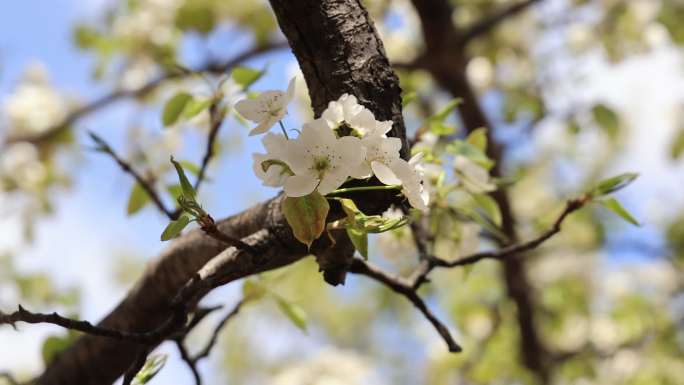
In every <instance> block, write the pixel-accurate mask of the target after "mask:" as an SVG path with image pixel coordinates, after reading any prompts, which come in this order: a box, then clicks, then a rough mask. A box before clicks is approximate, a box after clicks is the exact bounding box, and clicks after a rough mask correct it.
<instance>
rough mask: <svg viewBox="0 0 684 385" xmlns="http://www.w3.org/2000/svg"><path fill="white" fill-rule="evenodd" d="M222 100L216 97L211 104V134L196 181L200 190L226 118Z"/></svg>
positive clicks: (208, 136) (196, 186) (208, 137)
mask: <svg viewBox="0 0 684 385" xmlns="http://www.w3.org/2000/svg"><path fill="white" fill-rule="evenodd" d="M219 102H220V100H219V99H218V98H216V97H214V100H213V101H212V102H211V106H209V123H210V124H209V134H208V135H207V148H206V150H205V152H204V157H203V158H202V164H201V166H200V169H199V172H198V173H197V180H196V181H195V190H198V189H199V187H200V185H201V184H202V182H203V181H204V178H205V176H206V172H207V167H208V166H209V162H210V161H211V158H212V157H213V156H214V147H215V142H216V137H217V136H218V132H219V129H220V128H221V125H223V119H224V118H225V110H222V109H221V107H220V104H219Z"/></svg>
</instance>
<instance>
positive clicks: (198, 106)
mask: <svg viewBox="0 0 684 385" xmlns="http://www.w3.org/2000/svg"><path fill="white" fill-rule="evenodd" d="M212 101H213V100H212V99H204V100H198V99H191V100H190V101H189V102H187V104H186V105H185V108H183V118H184V119H191V118H194V117H195V116H197V115H199V114H200V113H201V112H202V111H204V110H206V109H207V108H209V106H211V103H212Z"/></svg>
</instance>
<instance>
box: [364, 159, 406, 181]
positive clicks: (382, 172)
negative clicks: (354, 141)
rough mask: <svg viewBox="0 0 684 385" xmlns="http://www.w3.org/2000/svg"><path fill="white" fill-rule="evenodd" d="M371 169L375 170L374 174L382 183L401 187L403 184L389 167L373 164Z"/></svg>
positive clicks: (378, 163)
mask: <svg viewBox="0 0 684 385" xmlns="http://www.w3.org/2000/svg"><path fill="white" fill-rule="evenodd" d="M371 169H373V174H375V176H376V177H377V178H378V180H379V181H380V182H382V183H383V184H386V185H399V184H401V179H399V178H398V177H397V175H396V174H395V173H394V171H392V169H391V168H389V167H388V166H387V165H385V164H383V163H380V162H371Z"/></svg>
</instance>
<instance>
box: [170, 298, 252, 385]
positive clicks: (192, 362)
mask: <svg viewBox="0 0 684 385" xmlns="http://www.w3.org/2000/svg"><path fill="white" fill-rule="evenodd" d="M247 301H248V299H247V298H243V299H242V300H240V302H238V303H237V304H236V305H235V307H234V308H233V309H232V310H231V311H230V312H228V314H226V315H225V316H224V317H223V318H222V319H221V321H220V322H219V323H218V324H217V325H216V327H215V328H214V331H213V333H212V335H211V338H210V339H209V341H208V342H207V344H206V345H205V346H204V348H202V350H200V351H199V352H198V353H197V354H196V355H194V356H191V355H190V354H189V353H188V350H187V348H186V347H185V344H184V342H183V340H184V339H185V335H184V336H181V337H179V338H176V339H175V342H176V347H177V348H178V351H179V353H180V355H181V358H182V359H183V361H185V363H186V364H187V365H188V367H189V368H190V370H191V371H192V375H193V377H194V378H195V384H196V385H201V384H202V377H201V375H200V373H199V370H198V369H197V363H198V362H199V361H200V360H201V359H203V358H206V357H208V356H209V353H211V349H213V347H214V346H215V345H216V342H217V341H218V336H219V333H220V332H221V330H223V328H224V327H225V326H226V324H227V323H228V321H230V320H231V319H233V318H234V317H235V316H237V314H238V313H239V312H240V309H241V308H242V306H243V305H244V304H245V303H247Z"/></svg>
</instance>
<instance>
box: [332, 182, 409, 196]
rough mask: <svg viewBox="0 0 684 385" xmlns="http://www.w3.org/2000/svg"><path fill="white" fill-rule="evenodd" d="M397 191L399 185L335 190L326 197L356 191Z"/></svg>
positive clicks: (399, 187)
mask: <svg viewBox="0 0 684 385" xmlns="http://www.w3.org/2000/svg"><path fill="white" fill-rule="evenodd" d="M399 189H401V185H389V186H361V187H347V188H341V189H337V190H335V191H333V192H331V193H329V194H328V195H327V196H330V195H337V194H344V193H350V192H356V191H371V190H399Z"/></svg>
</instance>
